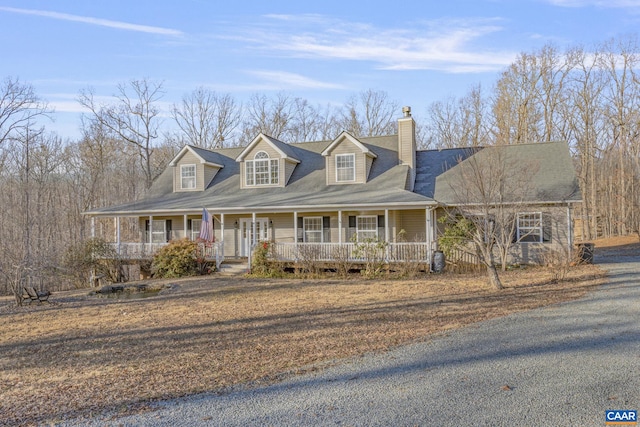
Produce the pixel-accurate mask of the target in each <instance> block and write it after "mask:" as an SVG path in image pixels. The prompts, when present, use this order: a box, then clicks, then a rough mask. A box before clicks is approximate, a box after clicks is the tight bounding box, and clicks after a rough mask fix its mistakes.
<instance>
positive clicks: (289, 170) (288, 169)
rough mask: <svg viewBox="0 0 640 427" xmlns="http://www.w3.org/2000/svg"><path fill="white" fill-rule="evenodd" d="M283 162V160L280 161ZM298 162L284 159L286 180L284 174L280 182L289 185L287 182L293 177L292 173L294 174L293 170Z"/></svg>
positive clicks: (281, 172)
mask: <svg viewBox="0 0 640 427" xmlns="http://www.w3.org/2000/svg"><path fill="white" fill-rule="evenodd" d="M280 162H282V160H281V161H280ZM296 164H297V163H296V162H292V161H289V160H285V161H284V175H285V176H284V180H283V178H282V176H281V177H280V182H282V183H283V184H284V185H287V183H288V182H289V179H290V178H291V175H292V174H293V170H294V169H295V168H296ZM282 169H283V168H282V167H281V168H280V175H282V174H283V170H282Z"/></svg>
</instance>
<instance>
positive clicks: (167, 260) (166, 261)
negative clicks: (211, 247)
mask: <svg viewBox="0 0 640 427" xmlns="http://www.w3.org/2000/svg"><path fill="white" fill-rule="evenodd" d="M151 273H152V274H153V275H154V277H167V278H170V277H184V276H195V275H197V274H198V273H199V271H198V243H196V242H194V241H193V240H189V239H180V240H172V241H171V242H169V244H168V245H167V246H164V247H163V248H161V249H160V250H159V251H158V252H156V254H155V255H154V256H153V262H152V263H151Z"/></svg>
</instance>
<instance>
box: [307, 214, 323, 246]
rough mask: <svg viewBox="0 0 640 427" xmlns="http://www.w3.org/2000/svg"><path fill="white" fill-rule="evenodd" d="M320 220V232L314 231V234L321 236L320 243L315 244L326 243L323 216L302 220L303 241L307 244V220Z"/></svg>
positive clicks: (308, 217)
mask: <svg viewBox="0 0 640 427" xmlns="http://www.w3.org/2000/svg"><path fill="white" fill-rule="evenodd" d="M310 219H313V220H319V221H320V230H312V231H311V232H313V233H319V234H320V241H319V242H313V243H324V223H323V218H322V217H321V216H305V217H303V218H302V241H303V242H305V243H307V220H310Z"/></svg>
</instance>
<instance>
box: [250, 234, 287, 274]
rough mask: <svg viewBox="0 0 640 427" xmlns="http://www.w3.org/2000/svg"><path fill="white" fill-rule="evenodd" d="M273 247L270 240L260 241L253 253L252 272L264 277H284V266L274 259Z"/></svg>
mask: <svg viewBox="0 0 640 427" xmlns="http://www.w3.org/2000/svg"><path fill="white" fill-rule="evenodd" d="M272 251H273V248H272V246H271V243H269V242H258V244H257V245H256V247H255V248H254V250H253V253H252V254H251V274H253V275H256V276H262V277H282V275H283V271H282V267H281V266H280V264H279V263H278V262H277V261H272V258H273V257H271V255H272Z"/></svg>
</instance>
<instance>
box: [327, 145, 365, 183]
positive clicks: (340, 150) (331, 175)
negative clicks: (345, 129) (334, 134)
mask: <svg viewBox="0 0 640 427" xmlns="http://www.w3.org/2000/svg"><path fill="white" fill-rule="evenodd" d="M336 154H355V169H356V170H355V181H349V182H336ZM366 157H368V156H366V155H365V154H364V153H363V152H362V150H360V148H359V147H357V146H356V145H355V144H353V143H352V142H351V141H348V140H343V141H342V142H340V143H339V144H338V145H337V146H335V147H334V149H333V150H331V154H330V155H329V156H327V160H326V168H327V184H328V185H343V184H363V183H365V182H367V173H368V170H367V161H366Z"/></svg>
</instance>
